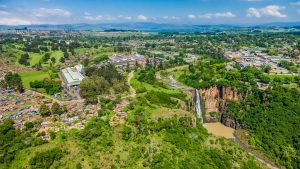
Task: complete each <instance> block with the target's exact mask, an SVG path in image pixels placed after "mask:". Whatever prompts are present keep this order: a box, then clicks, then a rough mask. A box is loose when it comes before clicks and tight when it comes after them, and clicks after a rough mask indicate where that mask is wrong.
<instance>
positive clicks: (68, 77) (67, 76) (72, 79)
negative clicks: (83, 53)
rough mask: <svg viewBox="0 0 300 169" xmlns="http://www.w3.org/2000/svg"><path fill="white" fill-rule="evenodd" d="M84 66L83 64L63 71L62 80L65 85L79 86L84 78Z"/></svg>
mask: <svg viewBox="0 0 300 169" xmlns="http://www.w3.org/2000/svg"><path fill="white" fill-rule="evenodd" d="M82 70H83V66H82V65H81V64H79V65H76V66H74V67H68V68H65V69H62V70H61V73H60V74H61V78H62V79H63V81H64V83H65V84H66V85H67V86H68V87H70V86H78V85H79V84H80V82H81V81H82V79H83V78H84V76H83V75H82Z"/></svg>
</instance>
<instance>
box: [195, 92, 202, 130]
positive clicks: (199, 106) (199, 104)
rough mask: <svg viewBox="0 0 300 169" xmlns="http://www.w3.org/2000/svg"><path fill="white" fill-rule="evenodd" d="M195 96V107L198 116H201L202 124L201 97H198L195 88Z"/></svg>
mask: <svg viewBox="0 0 300 169" xmlns="http://www.w3.org/2000/svg"><path fill="white" fill-rule="evenodd" d="M195 96H196V103H195V109H196V112H197V115H198V117H199V118H201V121H202V124H203V117H202V110H201V99H200V95H199V91H198V89H195Z"/></svg>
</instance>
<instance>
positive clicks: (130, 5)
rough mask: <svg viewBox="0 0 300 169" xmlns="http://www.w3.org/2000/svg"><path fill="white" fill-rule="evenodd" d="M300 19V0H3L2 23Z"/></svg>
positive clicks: (216, 22)
mask: <svg viewBox="0 0 300 169" xmlns="http://www.w3.org/2000/svg"><path fill="white" fill-rule="evenodd" d="M128 22H156V23H176V24H261V23H272V22H300V0H299V1H297V0H0V25H30V24H78V23H128Z"/></svg>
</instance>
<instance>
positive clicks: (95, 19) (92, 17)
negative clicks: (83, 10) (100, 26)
mask: <svg viewBox="0 0 300 169" xmlns="http://www.w3.org/2000/svg"><path fill="white" fill-rule="evenodd" d="M84 19H86V20H88V21H101V20H103V16H101V15H98V16H90V15H86V16H84Z"/></svg>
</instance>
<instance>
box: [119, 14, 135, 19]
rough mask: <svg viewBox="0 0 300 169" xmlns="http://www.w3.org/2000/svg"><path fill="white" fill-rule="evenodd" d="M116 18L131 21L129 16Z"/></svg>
mask: <svg viewBox="0 0 300 169" xmlns="http://www.w3.org/2000/svg"><path fill="white" fill-rule="evenodd" d="M118 18H119V19H123V20H131V19H132V17H131V16H124V15H119V16H118Z"/></svg>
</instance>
